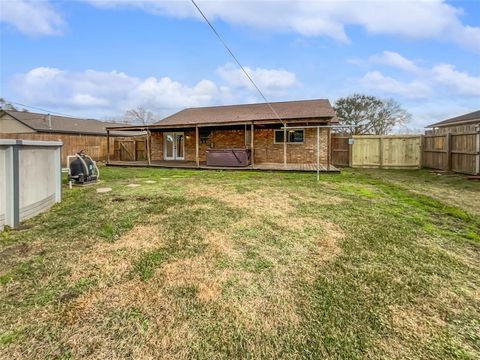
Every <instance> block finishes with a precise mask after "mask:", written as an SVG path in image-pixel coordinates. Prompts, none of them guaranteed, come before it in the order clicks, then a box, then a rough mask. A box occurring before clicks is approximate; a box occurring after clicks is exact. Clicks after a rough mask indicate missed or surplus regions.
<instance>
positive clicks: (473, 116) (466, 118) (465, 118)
mask: <svg viewBox="0 0 480 360" xmlns="http://www.w3.org/2000/svg"><path fill="white" fill-rule="evenodd" d="M477 121H478V122H480V110H477V111H473V112H471V113H468V114H463V115H460V116H456V117H453V118H450V119H446V120H442V121H439V122H437V123H434V124H431V125H428V126H427V127H428V128H432V127H445V126H453V125H457V124H466V123H471V122H477Z"/></svg>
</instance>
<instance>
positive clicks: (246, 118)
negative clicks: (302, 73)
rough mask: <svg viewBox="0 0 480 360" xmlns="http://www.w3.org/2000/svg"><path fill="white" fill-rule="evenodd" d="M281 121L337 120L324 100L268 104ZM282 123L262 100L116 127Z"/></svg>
mask: <svg viewBox="0 0 480 360" xmlns="http://www.w3.org/2000/svg"><path fill="white" fill-rule="evenodd" d="M271 105H272V107H273V108H274V109H275V111H276V112H277V113H278V115H279V116H280V118H281V119H282V120H283V121H285V122H289V123H292V122H322V123H328V124H330V123H332V124H336V123H338V119H337V117H336V115H335V111H334V109H333V108H332V106H331V104H330V102H329V101H328V100H327V99H316V100H299V101H284V102H274V103H271ZM252 123H254V124H272V123H273V124H274V123H282V122H281V121H280V120H279V119H278V118H276V117H275V115H274V114H273V112H272V110H271V109H270V108H269V106H268V105H267V104H265V103H261V104H244V105H227V106H211V107H199V108H188V109H184V110H182V111H179V112H178V113H176V114H173V115H171V116H169V117H167V118H165V119H163V120H160V121H159V122H157V123H155V124H152V125H148V126H143V127H138V126H137V127H132V126H127V127H121V128H116V129H117V130H123V129H124V130H140V129H156V128H157V129H161V128H192V127H197V126H199V127H201V126H202V127H206V126H227V125H243V124H252Z"/></svg>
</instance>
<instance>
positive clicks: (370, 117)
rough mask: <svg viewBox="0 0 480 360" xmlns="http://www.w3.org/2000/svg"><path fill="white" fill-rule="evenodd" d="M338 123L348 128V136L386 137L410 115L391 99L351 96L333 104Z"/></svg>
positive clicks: (360, 95)
mask: <svg viewBox="0 0 480 360" xmlns="http://www.w3.org/2000/svg"><path fill="white" fill-rule="evenodd" d="M335 111H336V113H337V116H338V118H339V119H340V123H341V124H343V125H348V126H350V130H349V132H350V134H352V135H363V134H375V135H386V134H388V133H389V132H391V131H392V130H393V128H394V127H395V126H398V125H404V124H406V123H407V122H408V121H409V120H410V118H411V115H410V114H409V113H408V112H407V111H406V110H404V109H403V108H402V107H401V106H400V104H399V103H397V102H396V101H395V100H393V99H386V100H383V99H379V98H377V97H375V96H369V95H362V94H353V95H351V96H348V97H344V98H340V99H338V100H337V101H336V102H335Z"/></svg>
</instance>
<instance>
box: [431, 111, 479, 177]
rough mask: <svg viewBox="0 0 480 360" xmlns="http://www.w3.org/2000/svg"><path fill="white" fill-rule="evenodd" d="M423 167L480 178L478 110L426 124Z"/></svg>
mask: <svg viewBox="0 0 480 360" xmlns="http://www.w3.org/2000/svg"><path fill="white" fill-rule="evenodd" d="M427 128H429V129H430V130H427V131H426V132H425V136H424V138H423V165H424V166H425V167H430V168H434V169H441V170H445V171H455V172H459V173H465V174H472V175H480V110H477V111H473V112H471V113H468V114H464V115H460V116H456V117H453V118H450V119H446V120H442V121H439V122H436V123H434V124H431V125H428V126H427Z"/></svg>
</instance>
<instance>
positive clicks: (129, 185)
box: [127, 184, 140, 188]
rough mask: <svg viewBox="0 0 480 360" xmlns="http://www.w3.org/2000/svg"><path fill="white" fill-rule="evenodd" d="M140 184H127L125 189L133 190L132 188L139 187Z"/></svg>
mask: <svg viewBox="0 0 480 360" xmlns="http://www.w3.org/2000/svg"><path fill="white" fill-rule="evenodd" d="M139 186H140V184H128V185H127V187H131V188H134V187H139Z"/></svg>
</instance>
